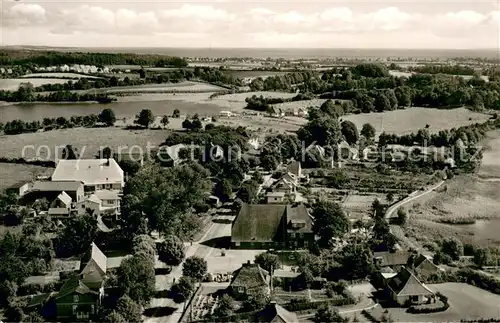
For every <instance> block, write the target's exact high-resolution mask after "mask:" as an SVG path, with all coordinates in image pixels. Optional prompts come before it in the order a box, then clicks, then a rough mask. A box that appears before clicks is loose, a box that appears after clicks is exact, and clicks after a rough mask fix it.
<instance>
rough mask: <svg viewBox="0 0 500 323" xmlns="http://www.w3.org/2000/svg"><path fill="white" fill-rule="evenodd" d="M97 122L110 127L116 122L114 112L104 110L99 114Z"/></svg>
mask: <svg viewBox="0 0 500 323" xmlns="http://www.w3.org/2000/svg"><path fill="white" fill-rule="evenodd" d="M99 121H101V122H102V123H105V124H106V125H108V126H112V125H114V124H115V122H116V116H115V112H114V111H113V110H112V109H109V108H108V109H104V110H102V111H101V113H100V114H99Z"/></svg>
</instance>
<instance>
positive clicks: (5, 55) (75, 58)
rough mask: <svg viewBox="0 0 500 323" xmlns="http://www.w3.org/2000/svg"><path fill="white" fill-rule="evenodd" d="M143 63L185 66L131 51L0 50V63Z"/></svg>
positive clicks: (180, 60) (183, 62)
mask: <svg viewBox="0 0 500 323" xmlns="http://www.w3.org/2000/svg"><path fill="white" fill-rule="evenodd" d="M64 64H67V65H72V64H83V65H95V66H98V67H99V66H101V67H102V66H104V65H145V66H154V67H169V66H171V67H185V66H187V65H188V63H187V61H186V60H185V59H183V58H180V57H175V56H164V55H150V54H147V55H146V54H132V53H89V52H87V53H84V52H55V51H27V50H8V49H4V50H2V51H0V65H25V66H26V67H29V66H33V65H34V66H56V65H64Z"/></svg>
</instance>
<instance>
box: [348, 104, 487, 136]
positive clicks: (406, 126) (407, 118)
mask: <svg viewBox="0 0 500 323" xmlns="http://www.w3.org/2000/svg"><path fill="white" fill-rule="evenodd" d="M489 118H490V116H489V115H486V114H482V113H477V112H472V111H470V110H467V109H465V108H459V109H450V110H445V109H430V108H408V109H405V110H396V111H387V112H383V113H362V114H354V115H349V116H345V117H343V119H345V120H350V121H352V122H354V123H355V124H356V126H357V127H358V129H360V130H361V128H362V127H363V124H365V123H367V122H368V123H371V124H372V125H373V126H374V127H375V129H376V131H377V135H379V134H380V133H382V132H383V131H385V132H388V133H395V134H399V135H401V134H407V133H412V132H417V131H418V130H419V129H422V128H425V126H426V125H429V126H430V127H429V131H431V132H438V131H440V130H444V129H451V128H458V127H461V126H465V125H468V124H471V123H482V122H484V121H486V120H488V119H489Z"/></svg>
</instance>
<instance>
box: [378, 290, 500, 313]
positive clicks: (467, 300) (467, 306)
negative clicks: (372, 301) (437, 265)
mask: <svg viewBox="0 0 500 323" xmlns="http://www.w3.org/2000/svg"><path fill="white" fill-rule="evenodd" d="M428 286H429V288H430V289H432V290H433V291H435V292H441V293H443V294H444V295H445V296H447V297H448V300H449V303H450V308H448V310H446V311H444V312H438V313H429V314H410V313H406V309H404V308H389V309H388V311H389V314H390V316H391V318H392V319H393V321H394V322H460V320H462V319H465V320H478V319H490V318H498V317H500V307H499V306H498V304H500V296H499V295H495V294H493V293H490V292H487V291H485V290H482V289H479V288H477V287H474V286H471V285H468V284H463V283H445V284H432V285H428ZM383 311H384V309H382V308H380V307H378V308H375V309H373V310H371V311H370V312H371V313H373V314H376V316H380V315H381V314H382V313H383Z"/></svg>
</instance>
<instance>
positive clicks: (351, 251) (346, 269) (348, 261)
mask: <svg viewBox="0 0 500 323" xmlns="http://www.w3.org/2000/svg"><path fill="white" fill-rule="evenodd" d="M340 263H341V265H342V269H343V270H342V271H343V275H344V276H345V278H347V279H361V278H365V277H367V276H368V275H370V274H372V273H373V271H374V264H373V255H372V252H371V250H370V249H369V248H368V247H367V246H366V245H364V244H350V245H347V246H346V247H344V248H343V249H342V253H341V257H340Z"/></svg>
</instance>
